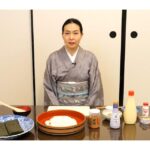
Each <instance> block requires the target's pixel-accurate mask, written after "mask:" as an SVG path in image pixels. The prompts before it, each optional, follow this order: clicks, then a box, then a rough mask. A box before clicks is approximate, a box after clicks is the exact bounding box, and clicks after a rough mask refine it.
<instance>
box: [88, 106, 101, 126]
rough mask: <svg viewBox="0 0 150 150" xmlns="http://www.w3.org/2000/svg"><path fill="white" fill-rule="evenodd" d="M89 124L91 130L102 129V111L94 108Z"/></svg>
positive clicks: (90, 114)
mask: <svg viewBox="0 0 150 150" xmlns="http://www.w3.org/2000/svg"><path fill="white" fill-rule="evenodd" d="M88 124H89V127H90V128H99V127H100V110H99V109H96V108H93V109H90V112H89V118H88Z"/></svg>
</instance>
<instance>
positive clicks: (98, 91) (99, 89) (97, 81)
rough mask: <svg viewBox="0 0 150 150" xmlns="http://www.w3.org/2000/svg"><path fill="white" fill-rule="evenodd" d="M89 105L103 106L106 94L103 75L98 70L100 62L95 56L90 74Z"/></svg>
mask: <svg viewBox="0 0 150 150" xmlns="http://www.w3.org/2000/svg"><path fill="white" fill-rule="evenodd" d="M89 76H90V77H89V97H88V101H89V105H90V106H93V107H95V106H103V105H104V94H103V85H102V80H101V74H100V71H99V68H98V61H97V59H96V57H95V56H94V55H93V58H92V64H91V68H90V72H89Z"/></svg>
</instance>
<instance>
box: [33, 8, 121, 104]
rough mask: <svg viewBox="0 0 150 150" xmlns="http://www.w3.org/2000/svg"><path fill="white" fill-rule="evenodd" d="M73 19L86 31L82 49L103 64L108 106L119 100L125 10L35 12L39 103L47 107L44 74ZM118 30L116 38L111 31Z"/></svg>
mask: <svg viewBox="0 0 150 150" xmlns="http://www.w3.org/2000/svg"><path fill="white" fill-rule="evenodd" d="M70 17H74V18H78V19H79V20H80V21H81V22H82V24H83V29H84V31H83V32H84V36H83V39H82V41H81V46H82V47H83V48H85V49H88V50H90V51H92V52H93V53H94V54H95V55H96V57H97V59H98V62H99V68H100V71H101V75H102V81H103V87H104V96H105V104H112V101H113V100H116V99H117V100H118V99H119V69H120V66H119V65H120V32H121V10H35V11H34V33H35V64H36V66H35V68H36V69H35V70H36V99H37V104H43V101H44V99H43V74H44V70H45V65H46V59H47V58H48V56H49V54H50V53H51V52H53V51H55V50H57V49H59V48H60V47H61V46H62V44H63V40H62V37H61V27H62V25H63V23H64V21H65V20H66V19H68V18H70ZM112 30H114V31H116V32H117V37H116V38H114V39H112V38H110V36H109V33H110V31H112Z"/></svg>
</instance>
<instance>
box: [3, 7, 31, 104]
mask: <svg viewBox="0 0 150 150" xmlns="http://www.w3.org/2000/svg"><path fill="white" fill-rule="evenodd" d="M30 30H31V28H30V11H29V10H0V101H3V102H6V103H8V104H15V105H21V104H33V92H32V58H31V35H30V34H31V32H30Z"/></svg>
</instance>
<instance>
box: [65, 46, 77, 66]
mask: <svg viewBox="0 0 150 150" xmlns="http://www.w3.org/2000/svg"><path fill="white" fill-rule="evenodd" d="M65 50H66V52H67V55H68V56H69V58H70V60H71V62H72V63H74V62H75V59H76V56H77V53H78V51H79V47H78V48H77V50H76V52H75V53H74V54H73V55H70V53H69V51H68V50H67V48H65Z"/></svg>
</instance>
